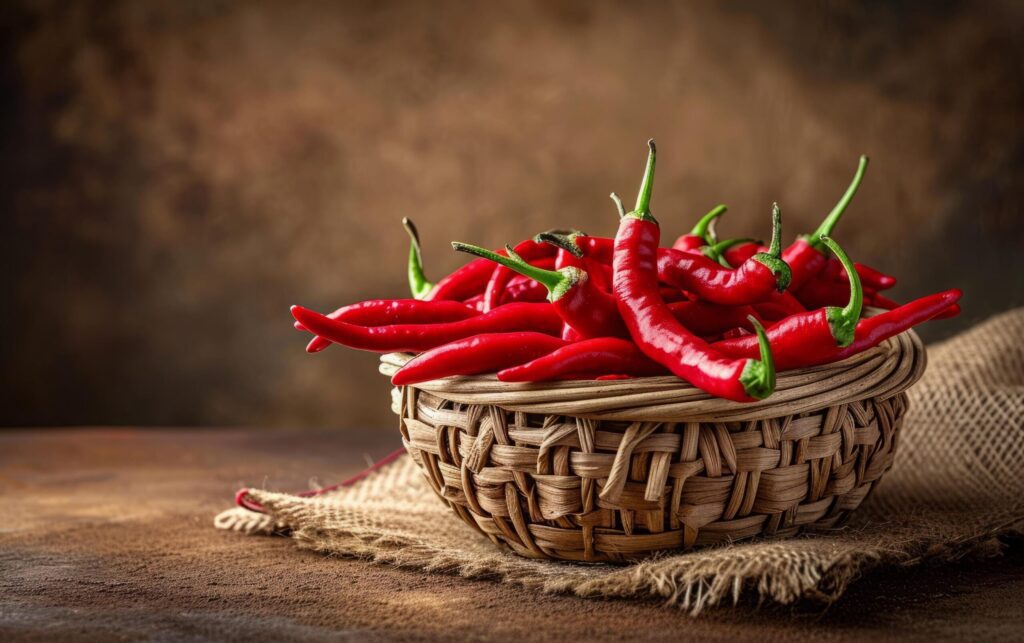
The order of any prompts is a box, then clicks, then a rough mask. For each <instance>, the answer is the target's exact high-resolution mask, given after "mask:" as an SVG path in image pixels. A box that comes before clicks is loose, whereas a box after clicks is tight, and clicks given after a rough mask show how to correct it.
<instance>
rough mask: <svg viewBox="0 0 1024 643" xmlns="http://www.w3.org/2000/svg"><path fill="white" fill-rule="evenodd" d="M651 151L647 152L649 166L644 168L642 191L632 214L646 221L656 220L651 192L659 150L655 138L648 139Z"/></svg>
mask: <svg viewBox="0 0 1024 643" xmlns="http://www.w3.org/2000/svg"><path fill="white" fill-rule="evenodd" d="M647 147H648V148H650V151H649V152H648V153H647V167H646V168H645V169H644V178H643V181H642V182H641V183H640V192H639V193H638V194H637V197H636V207H635V208H633V211H632V212H630V215H632V216H634V217H636V218H637V219H641V220H644V221H655V219H654V217H653V216H651V192H653V190H654V163H655V160H656V157H657V154H658V150H657V149H656V148H655V146H654V139H653V138H652V139H650V140H648V141H647Z"/></svg>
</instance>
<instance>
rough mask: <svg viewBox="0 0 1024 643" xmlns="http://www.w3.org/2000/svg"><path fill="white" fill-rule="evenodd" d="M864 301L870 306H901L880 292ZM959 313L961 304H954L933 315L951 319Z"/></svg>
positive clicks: (887, 307)
mask: <svg viewBox="0 0 1024 643" xmlns="http://www.w3.org/2000/svg"><path fill="white" fill-rule="evenodd" d="M864 301H865V303H867V304H868V305H869V306H874V307H876V308H884V309H886V310H892V309H893V308H898V307H899V306H900V304H899V302H896V301H893V300H892V299H889V298H888V297H885V296H883V295H881V294H879V293H875V294H874V295H872V296H871V297H870V298H869V297H865V298H864ZM959 314H960V305H959V304H954V305H952V306H950V307H949V308H947V309H946V310H943V311H942V312H941V313H939V314H938V315H936V316H935V317H933V319H949V318H951V317H956V316H957V315H959Z"/></svg>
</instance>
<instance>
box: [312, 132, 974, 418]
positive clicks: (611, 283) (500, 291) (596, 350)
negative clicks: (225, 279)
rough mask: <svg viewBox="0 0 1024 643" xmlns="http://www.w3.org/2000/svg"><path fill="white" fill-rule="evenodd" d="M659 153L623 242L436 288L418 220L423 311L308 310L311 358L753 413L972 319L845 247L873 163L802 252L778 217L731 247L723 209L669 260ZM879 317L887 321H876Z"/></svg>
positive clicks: (459, 273)
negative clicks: (658, 214) (348, 357)
mask: <svg viewBox="0 0 1024 643" xmlns="http://www.w3.org/2000/svg"><path fill="white" fill-rule="evenodd" d="M649 147H650V151H649V154H648V157H647V167H646V170H645V172H644V175H643V180H642V183H641V186H640V193H639V196H638V197H637V201H636V205H635V207H634V208H633V210H632V211H630V212H626V211H625V207H624V205H623V204H622V200H621V199H619V198H618V197H617V196H616V195H615V194H614V193H613V194H612V195H611V197H612V200H613V201H614V203H615V205H616V207H617V209H618V214H619V229H618V232H617V233H616V234H615V237H614V238H611V237H593V236H589V235H586V234H584V233H582V232H578V231H572V230H552V231H547V232H542V233H540V234H538V235H537V236H536V237H534V238H532V239H527V240H525V241H521V242H519V243H518V244H516V245H515V246H505V248H504V249H500V250H488V249H486V248H481V247H478V246H474V245H470V244H468V243H460V242H454V243H452V246H453V247H454V248H455V249H456V250H458V251H461V252H466V253H469V254H472V255H475V256H476V257H477V258H476V259H474V260H472V261H470V262H469V263H467V264H466V265H464V266H463V267H461V268H459V269H458V270H456V271H455V272H453V273H451V274H450V275H448V276H446V277H444V278H443V279H441V280H440V281H438V282H437V283H431V282H430V281H428V279H427V278H426V276H425V274H424V270H423V261H422V256H421V251H420V243H419V235H418V233H417V231H416V228H415V226H414V225H413V224H412V222H411V221H409V220H407V219H406V220H404V221H403V223H404V225H405V228H406V230H407V231H408V233H409V236H410V239H411V247H410V249H409V261H408V277H409V286H410V290H411V291H412V295H413V298H411V299H382V300H371V301H364V302H360V303H357V304H352V305H349V306H345V307H342V308H339V309H338V310H335V311H334V312H332V313H330V314H328V315H322V314H320V313H317V312H314V311H312V310H309V309H306V308H302V307H300V306H293V307H292V315H293V316H294V317H295V320H296V321H295V326H296V328H298V329H300V330H305V331H308V332H310V333H312V334H314V335H315V337H314V338H313V340H312V341H311V342H310V343H309V345H308V347H307V350H308V351H309V352H317V351H320V350H323V349H324V348H326V347H327V346H329V345H330V344H331V343H332V342H333V343H337V344H343V345H345V346H349V347H351V348H357V349H361V350H367V351H377V352H382V353H388V352H408V353H415V354H416V355H415V356H414V357H413V358H412V359H411V360H409V361H408V362H407V363H406V364H405V366H403V367H402V368H401V369H400V370H399V371H398V372H397V373H396V374H395V375H394V377H393V378H392V382H393V383H394V384H395V385H399V386H403V385H408V384H415V383H417V382H423V381H427V380H433V379H437V378H442V377H448V376H453V375H474V374H481V373H497V377H498V379H499V380H501V381H505V382H540V381H550V380H573V379H576V380H579V379H591V380H595V379H596V380H604V379H627V378H631V377H643V376H654V375H667V374H674V375H676V376H678V377H680V378H682V379H684V380H686V381H687V382H689V383H691V384H693V385H694V386H696V387H698V388H700V389H702V390H704V391H706V392H708V393H710V394H712V395H716V396H719V397H722V398H726V399H729V400H735V401H738V402H749V401H752V400H758V399H764V398H766V397H768V396H769V395H771V394H772V392H773V391H774V388H775V374H776V371H777V370H780V371H781V370H787V369H795V368H802V367H808V366H815V365H819V364H826V363H829V362H834V361H837V360H841V359H844V358H846V357H849V356H851V355H854V354H856V353H858V352H861V351H864V350H866V349H868V348H871V347H872V346H876V345H877V344H879V343H880V342H882V341H884V340H886V339H888V338H890V337H893V336H894V335H897V334H899V333H901V332H903V331H905V330H907V329H908V328H910V327H911V326H914V325H916V324H919V323H921V322H924V321H927V320H929V319H932V318H936V317H950V316H953V315H956V314H957V313H958V312H959V310H960V308H959V305H958V304H957V301H958V300H959V298H960V295H961V293H960V291H959V290H947V291H945V292H940V293H937V294H934V295H929V296H927V297H922V298H920V299H917V300H915V301H911V302H909V303H906V304H902V305H900V304H897V303H896V302H894V301H893V300H891V299H889V298H888V297H886V296H884V295H883V294H882V292H883V291H885V290H887V289H889V288H892V287H893V286H894V285H895V284H896V279H895V278H894V277H892V276H889V275H887V274H885V273H882V272H880V271H878V270H875V269H874V268H871V267H869V266H866V265H863V264H859V263H853V262H852V261H851V260H850V258H849V257H848V255H847V253H846V252H845V251H844V249H843V248H842V247H841V246H840V245H839V244H838V243H836V241H835V240H834V239H833V238H832V236H831V235H832V232H833V229H834V228H835V227H836V224H837V223H838V222H839V220H840V218H841V217H842V215H843V213H844V212H845V210H846V208H847V206H848V205H849V203H850V201H851V200H852V199H853V196H854V194H855V193H856V192H857V189H858V187H859V185H860V183H861V180H862V179H863V177H864V172H865V170H866V168H867V158H866V157H862V158H861V159H860V164H859V167H858V168H857V172H856V174H855V175H854V178H853V181H852V182H851V184H850V186H849V188H848V189H847V190H846V193H845V194H844V195H843V196H842V198H841V199H840V200H839V202H838V203H837V204H836V206H835V208H834V209H833V210H832V212H831V213H830V214H829V215H828V216H827V217H826V218H825V220H824V221H823V222H822V223H821V225H820V226H819V227H818V229H817V230H815V231H814V232H813V233H811V234H809V235H806V236H801V237H799V238H797V240H796V241H794V242H793V243H792V244H790V245H789V246H788V247H786V248H783V247H782V213H781V211H780V210H779V207H778V206H777V205H776V206H774V208H773V210H772V222H771V223H772V232H771V241H770V242H769V244H768V245H767V246H766V245H763V244H761V243H760V242H758V241H755V240H752V239H728V240H721V241H720V240H719V239H718V238H717V237H716V233H715V227H716V223H717V221H718V220H719V219H720V217H721V216H722V214H724V213H725V210H726V208H725V206H722V205H720V206H717V207H715V208H714V209H712V210H711V211H710V212H708V214H707V215H705V216H704V217H702V218H701V219H700V220H699V221H698V222H697V224H696V225H695V226H694V227H693V229H692V230H691V231H690V232H689V233H687V234H685V235H683V236H681V237H679V238H678V239H676V240H675V241H674V242H673V243H672V245H671V246H668V247H662V246H661V231H660V228H659V225H658V221H657V220H656V219H655V218H654V216H653V215H652V214H651V208H650V204H651V193H652V189H653V182H654V167H655V158H656V151H655V146H654V141H650V142H649ZM865 306H871V307H874V308H881V309H885V311H884V312H881V313H879V314H876V315H872V316H864V314H863V313H864V307H865Z"/></svg>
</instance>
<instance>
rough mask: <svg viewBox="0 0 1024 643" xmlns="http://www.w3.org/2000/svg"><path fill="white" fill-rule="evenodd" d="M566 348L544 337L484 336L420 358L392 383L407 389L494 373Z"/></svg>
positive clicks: (523, 333)
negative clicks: (458, 377)
mask: <svg viewBox="0 0 1024 643" xmlns="http://www.w3.org/2000/svg"><path fill="white" fill-rule="evenodd" d="M562 346H565V342H564V341H562V340H561V339H558V338H557V337H552V336H550V335H545V334H543V333H532V332H518V333H485V334H480V335H474V336H472V337H467V338H464V339H458V340H455V341H453V342H450V343H448V344H444V345H443V346H438V347H436V348H432V349H430V350H428V351H426V352H424V353H421V354H419V355H417V356H416V357H414V358H412V359H411V360H409V361H408V362H406V363H405V366H403V367H402V368H400V369H399V370H398V372H397V373H395V375H394V377H392V378H391V383H392V384H394V385H395V386H405V385H407V384H416V383H419V382H427V381H430V380H436V379H440V378H442V377H450V376H452V375H476V374H477V373H493V372H494V371H497V370H501V369H503V368H506V367H508V366H513V365H516V364H522V363H524V362H529V361H530V360H532V359H536V358H537V357H540V356H541V355H547V354H548V353H550V352H551V351H554V350H557V349H559V348H561V347H562Z"/></svg>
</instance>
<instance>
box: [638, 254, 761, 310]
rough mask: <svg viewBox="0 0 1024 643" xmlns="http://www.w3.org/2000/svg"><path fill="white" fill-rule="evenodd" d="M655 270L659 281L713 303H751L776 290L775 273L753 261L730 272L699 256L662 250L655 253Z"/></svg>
mask: <svg viewBox="0 0 1024 643" xmlns="http://www.w3.org/2000/svg"><path fill="white" fill-rule="evenodd" d="M657 271H658V278H659V279H660V280H661V281H663V282H665V283H667V284H669V285H672V286H675V287H677V288H679V289H681V290H686V291H687V292H691V293H693V294H694V295H696V296H697V297H699V298H700V299H703V300H704V301H709V302H712V303H715V304H724V305H728V306H742V305H744V304H752V303H755V302H758V301H762V300H764V299H766V298H768V297H769V296H771V293H773V292H775V291H777V290H778V279H777V278H776V276H775V274H773V273H772V271H771V270H770V269H769V268H768V267H767V266H765V265H764V264H762V263H761V262H759V261H755V260H750V261H745V262H743V264H742V265H740V266H739V267H738V268H736V269H735V270H731V269H729V268H725V267H723V266H721V265H719V264H718V263H716V262H714V261H712V260H711V259H708V258H707V257H704V256H702V255H697V254H693V253H689V252H680V251H678V250H671V249H669V248H664V249H662V250H659V252H658V265H657Z"/></svg>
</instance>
